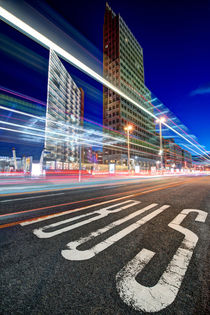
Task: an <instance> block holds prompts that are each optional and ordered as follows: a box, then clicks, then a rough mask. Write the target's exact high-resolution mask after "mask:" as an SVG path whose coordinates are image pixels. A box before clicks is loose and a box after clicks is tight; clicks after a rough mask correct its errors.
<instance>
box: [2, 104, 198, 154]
mask: <svg viewBox="0 0 210 315" xmlns="http://www.w3.org/2000/svg"><path fill="white" fill-rule="evenodd" d="M0 109H3V110H6V111H9V112H10V111H11V112H14V113H16V114H19V115H24V116H28V117H32V118H35V119H37V120H41V121H43V122H46V121H48V122H50V123H54V124H58V125H61V126H62V127H71V128H74V129H77V130H79V131H85V132H86V130H84V129H82V128H79V127H78V126H74V125H66V124H63V123H61V122H59V121H54V120H50V119H47V120H46V119H45V118H41V117H39V116H35V115H33V114H28V113H25V112H21V111H19V110H16V109H11V108H7V107H3V106H0ZM22 127H23V126H22ZM87 132H89V133H90V132H94V134H96V131H95V130H88V131H87ZM97 135H99V136H101V137H103V138H106V139H113V140H115V141H120V142H123V143H127V141H126V140H124V139H123V138H117V137H112V136H110V135H109V136H107V135H104V134H103V133H99V132H98V133H97ZM62 136H63V134H62ZM144 142H145V141H144ZM131 143H132V144H134V145H136V146H139V147H142V148H145V149H150V150H153V151H158V152H159V147H158V149H155V148H151V147H148V146H144V145H141V144H138V143H135V142H132V141H131ZM146 143H147V142H146ZM149 144H150V145H151V143H149ZM153 146H154V147H157V146H156V145H153ZM119 148H120V147H119ZM197 154H199V153H197Z"/></svg>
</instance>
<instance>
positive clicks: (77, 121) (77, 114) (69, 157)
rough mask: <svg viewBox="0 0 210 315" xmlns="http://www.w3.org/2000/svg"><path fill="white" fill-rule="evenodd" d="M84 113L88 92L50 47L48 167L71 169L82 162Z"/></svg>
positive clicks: (45, 157) (47, 119) (47, 113)
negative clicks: (80, 136)
mask: <svg viewBox="0 0 210 315" xmlns="http://www.w3.org/2000/svg"><path fill="white" fill-rule="evenodd" d="M83 116H84V92H83V90H82V89H80V88H78V87H77V85H76V84H75V82H74V81H73V79H72V78H71V76H70V74H69V73H68V71H67V70H66V69H65V67H64V65H63V64H62V62H61V61H60V59H59V58H58V56H57V55H56V53H55V52H54V51H53V50H50V56H49V69H48V88H47V111H46V126H45V154H44V162H45V164H46V167H47V168H58V169H70V168H71V167H72V164H74V163H78V162H79V147H78V143H77V137H76V136H77V130H78V128H79V127H80V126H81V125H82V124H83Z"/></svg>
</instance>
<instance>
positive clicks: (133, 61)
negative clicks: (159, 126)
mask: <svg viewBox="0 0 210 315" xmlns="http://www.w3.org/2000/svg"><path fill="white" fill-rule="evenodd" d="M103 70H104V78H105V79H107V80H109V81H110V82H112V83H113V84H114V85H115V86H117V87H118V88H120V89H121V91H123V92H124V93H126V94H127V95H128V96H129V97H131V98H132V99H133V100H134V101H136V102H138V103H139V104H141V105H142V106H144V107H145V108H146V109H147V110H149V111H151V112H153V107H152V105H151V104H150V103H149V101H150V100H151V93H150V91H149V90H148V89H147V87H146V86H145V83H144V64H143V50H142V48H141V46H140V45H139V43H138V41H137V40H136V38H135V37H134V35H133V34H132V33H131V31H130V29H129V28H128V26H127V25H126V24H125V22H124V21H123V19H122V17H121V16H120V15H119V14H118V15H116V14H115V13H114V12H113V11H112V9H111V8H110V7H109V5H108V4H106V9H105V16H104V28H103ZM103 124H104V125H105V126H108V127H110V128H111V129H113V130H119V131H121V132H122V131H123V130H124V127H125V126H126V125H128V124H131V125H132V126H133V132H132V136H133V139H132V143H133V144H131V160H132V157H133V158H134V156H135V160H136V161H138V163H140V164H142V165H145V164H146V165H147V166H151V165H155V161H156V160H157V157H156V155H157V149H158V137H157V134H155V125H154V119H153V118H152V117H151V116H149V115H148V114H146V113H145V112H144V111H142V110H141V109H139V108H138V107H137V106H135V105H133V104H132V103H130V102H128V101H127V100H125V99H124V98H122V97H120V96H119V95H117V94H116V93H114V92H113V91H112V90H111V89H108V88H106V87H104V90H103ZM126 159H127V154H126V150H125V148H124V149H122V150H110V149H105V150H104V160H105V162H108V161H112V162H115V161H116V162H117V163H118V162H122V161H125V160H126Z"/></svg>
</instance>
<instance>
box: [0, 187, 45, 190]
mask: <svg viewBox="0 0 210 315" xmlns="http://www.w3.org/2000/svg"><path fill="white" fill-rule="evenodd" d="M46 187H48V186H15V187H4V189H0V191H3V190H5V191H7V190H16V189H29V188H46Z"/></svg>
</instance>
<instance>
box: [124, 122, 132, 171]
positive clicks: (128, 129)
mask: <svg viewBox="0 0 210 315" xmlns="http://www.w3.org/2000/svg"><path fill="white" fill-rule="evenodd" d="M132 129H133V127H132V126H131V125H127V126H126V127H125V128H124V130H125V131H127V143H128V172H129V171H130V139H129V136H130V131H131V130H132Z"/></svg>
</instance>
